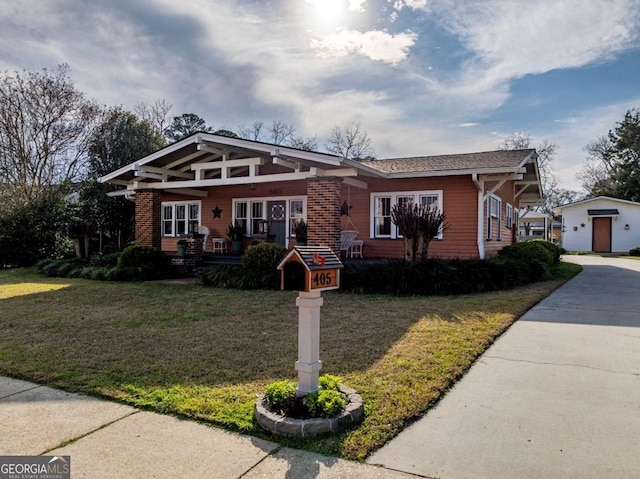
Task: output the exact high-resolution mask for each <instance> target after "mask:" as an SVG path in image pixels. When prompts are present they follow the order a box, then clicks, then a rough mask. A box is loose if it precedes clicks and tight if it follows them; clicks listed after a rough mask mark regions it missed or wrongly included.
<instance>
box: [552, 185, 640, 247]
mask: <svg viewBox="0 0 640 479" xmlns="http://www.w3.org/2000/svg"><path fill="white" fill-rule="evenodd" d="M553 212H554V214H555V215H562V247H563V248H564V249H566V250H567V251H590V252H594V253H628V252H629V250H630V249H633V248H638V247H640V203H636V202H635V201H627V200H620V199H617V198H610V197H608V196H598V197H596V198H591V199H588V200H583V201H578V202H576V203H571V204H568V205H563V206H558V207H557V208H554V210H553Z"/></svg>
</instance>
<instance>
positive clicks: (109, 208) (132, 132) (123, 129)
mask: <svg viewBox="0 0 640 479" xmlns="http://www.w3.org/2000/svg"><path fill="white" fill-rule="evenodd" d="M163 145H164V138H163V137H162V136H161V135H160V134H159V133H158V132H157V131H155V130H154V129H153V128H152V127H151V126H150V125H149V123H147V122H146V121H142V120H139V119H138V118H137V117H136V116H135V115H134V114H133V113H130V112H128V111H125V110H123V109H122V108H120V107H116V108H111V109H110V110H108V111H107V112H106V113H105V115H104V118H103V121H102V123H101V124H100V126H99V127H98V128H97V129H96V130H95V132H94V134H93V135H92V137H91V140H90V143H89V168H88V175H87V179H86V181H85V183H84V184H83V187H82V190H81V194H80V199H81V201H80V203H79V205H77V206H76V208H75V209H76V211H75V215H74V218H75V224H76V227H77V230H78V231H80V232H82V231H83V229H82V227H81V226H82V224H83V222H84V223H85V224H86V223H90V224H91V225H93V227H95V228H97V229H99V230H100V231H102V232H106V233H107V234H108V235H109V236H110V237H111V239H112V240H113V241H114V242H115V244H116V248H117V249H119V250H121V249H122V248H123V247H124V246H125V244H126V243H127V241H128V240H129V239H130V237H131V236H132V233H133V227H134V224H133V220H134V204H133V203H132V202H131V201H127V200H125V199H124V198H122V197H109V196H107V193H109V192H111V191H114V190H115V189H116V188H117V187H116V186H114V185H108V184H103V183H99V182H98V179H99V178H100V177H101V176H104V175H106V174H108V173H110V172H112V171H115V170H117V169H118V168H121V167H123V166H125V165H128V164H130V163H133V162H134V161H136V160H138V159H140V158H143V157H145V156H147V155H148V154H150V153H153V152H154V151H156V150H158V149H160V148H162V146H163ZM90 229H91V228H90Z"/></svg>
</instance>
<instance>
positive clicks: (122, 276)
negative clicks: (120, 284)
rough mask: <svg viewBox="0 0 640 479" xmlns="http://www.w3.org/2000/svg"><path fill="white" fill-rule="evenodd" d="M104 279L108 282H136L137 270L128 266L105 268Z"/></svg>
mask: <svg viewBox="0 0 640 479" xmlns="http://www.w3.org/2000/svg"><path fill="white" fill-rule="evenodd" d="M105 279H106V280H108V281H136V280H137V279H138V269H137V268H132V267H130V266H114V267H113V268H107V270H106V272H105Z"/></svg>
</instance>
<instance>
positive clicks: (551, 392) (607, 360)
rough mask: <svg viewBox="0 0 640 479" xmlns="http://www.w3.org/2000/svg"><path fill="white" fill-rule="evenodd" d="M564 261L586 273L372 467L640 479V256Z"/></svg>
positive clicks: (541, 307)
mask: <svg viewBox="0 0 640 479" xmlns="http://www.w3.org/2000/svg"><path fill="white" fill-rule="evenodd" d="M564 260H565V261H572V262H576V263H579V264H582V265H583V266H584V271H583V272H582V273H581V274H580V275H578V276H577V277H575V278H574V279H572V280H571V281H569V282H568V283H566V284H565V285H563V286H562V287H561V288H559V289H558V290H557V291H556V292H554V293H553V294H552V295H550V296H549V297H548V298H546V299H545V300H543V301H542V302H541V303H539V304H538V305H537V306H536V307H534V308H533V309H531V310H530V311H529V312H527V313H526V314H525V315H524V316H523V317H522V318H521V319H520V320H519V321H517V322H516V323H515V324H514V325H513V326H512V327H511V328H510V329H509V331H508V332H507V333H506V334H505V335H503V336H502V337H501V338H500V339H499V340H498V341H496V343H495V344H494V345H493V346H492V347H491V348H490V349H489V350H488V351H487V352H486V353H485V354H484V355H483V356H482V357H481V358H480V359H479V360H478V361H477V362H476V364H475V365H474V366H473V367H472V368H471V370H470V371H469V372H468V373H467V374H466V375H465V377H464V378H463V379H462V380H461V381H460V382H459V383H458V384H457V385H456V386H455V387H454V388H453V389H452V390H451V391H450V392H449V393H448V394H447V396H446V397H445V398H444V399H443V400H442V401H441V402H440V403H439V404H438V405H437V407H435V408H434V409H432V410H431V411H429V412H428V413H427V415H426V416H425V417H424V418H423V419H421V420H420V421H418V422H416V423H415V424H413V425H412V426H411V427H409V428H407V429H406V430H405V431H403V432H402V433H401V434H400V435H399V436H398V437H396V438H395V439H393V440H392V441H391V442H389V443H388V444H387V445H386V446H385V447H383V448H382V449H380V450H379V451H377V452H376V453H374V454H373V455H372V456H371V457H370V458H369V459H368V460H367V462H368V463H369V464H376V465H382V466H384V467H387V468H391V469H395V470H399V471H405V472H411V473H414V474H420V475H423V476H429V477H439V478H441V479H468V478H469V479H470V478H487V479H489V478H490V479H501V478H505V479H507V478H508V479H513V478H519V479H527V478H532V479H533V478H536V479H537V478H541V477H544V478H562V479H565V478H581V479H589V478H593V479H596V478H598V479H600V478H604V477H616V478H623V477H625V478H627V477H629V478H630V477H640V453H639V452H638V445H639V444H640V261H635V260H631V259H613V258H600V257H593V256H570V257H566V258H564Z"/></svg>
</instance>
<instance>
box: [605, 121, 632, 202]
mask: <svg viewBox="0 0 640 479" xmlns="http://www.w3.org/2000/svg"><path fill="white" fill-rule="evenodd" d="M609 141H610V142H611V147H610V149H609V151H608V155H610V157H611V161H612V162H613V164H614V167H613V192H614V195H615V196H616V197H617V198H621V199H624V200H630V201H640V110H638V109H631V110H628V111H627V113H626V114H625V116H624V119H623V120H622V121H621V122H620V123H618V126H617V127H616V128H615V130H613V131H610V132H609Z"/></svg>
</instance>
